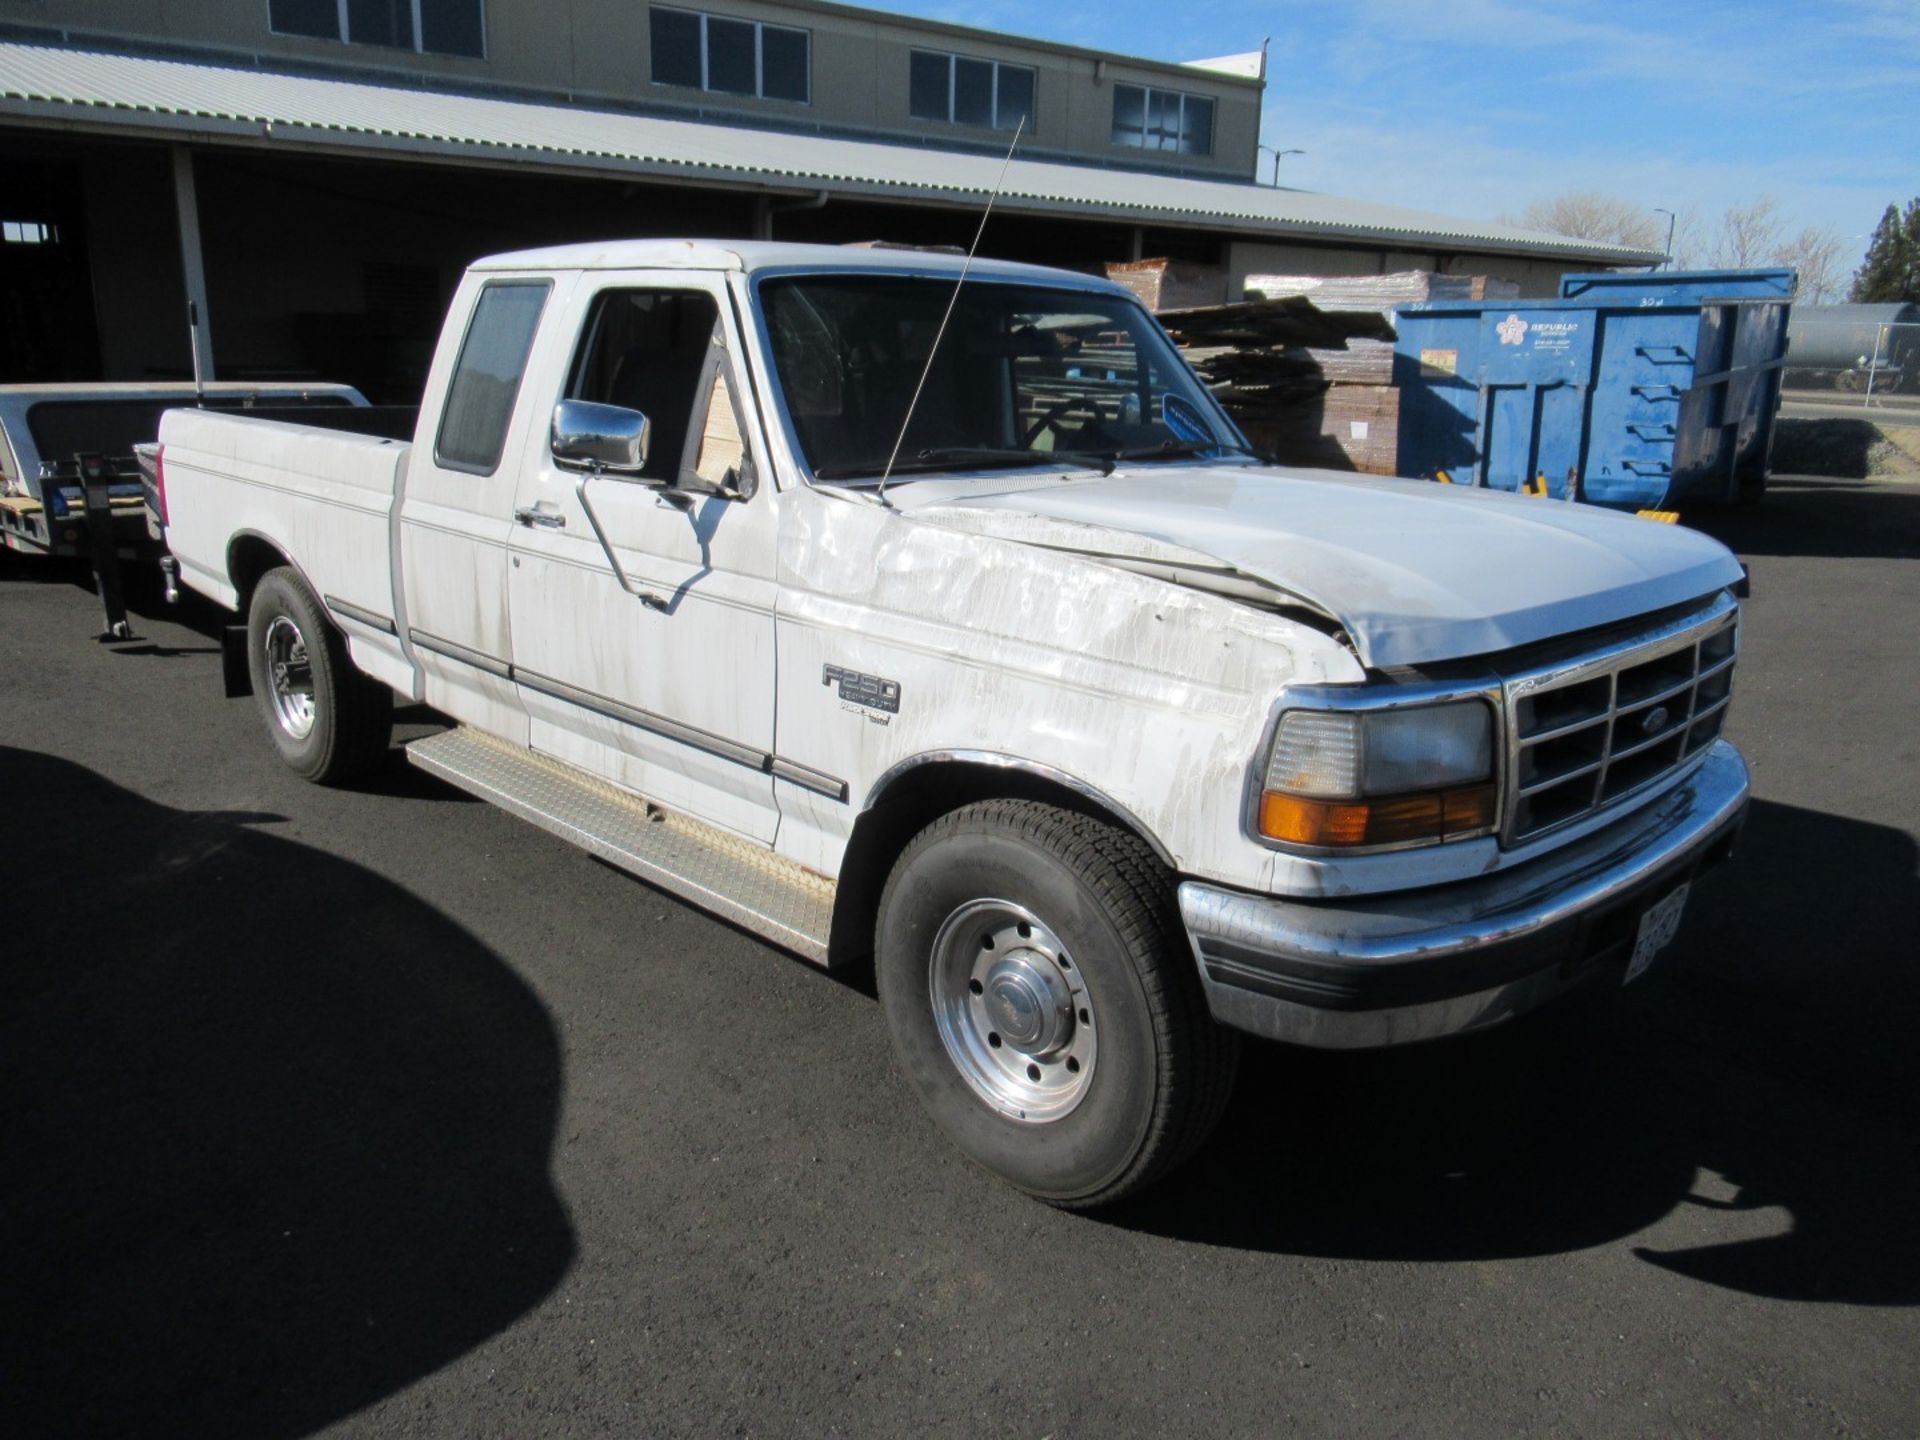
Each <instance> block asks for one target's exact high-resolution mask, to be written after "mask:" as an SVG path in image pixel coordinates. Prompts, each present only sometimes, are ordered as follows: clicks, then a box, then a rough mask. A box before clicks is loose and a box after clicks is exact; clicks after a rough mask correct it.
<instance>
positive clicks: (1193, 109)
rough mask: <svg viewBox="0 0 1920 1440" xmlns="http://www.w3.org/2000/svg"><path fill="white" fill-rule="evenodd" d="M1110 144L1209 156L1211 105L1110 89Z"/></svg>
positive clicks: (1199, 98) (1130, 88)
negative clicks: (1111, 104)
mask: <svg viewBox="0 0 1920 1440" xmlns="http://www.w3.org/2000/svg"><path fill="white" fill-rule="evenodd" d="M1113 143H1114V144H1116V145H1127V146H1131V147H1132V148H1133V149H1136V150H1173V151H1177V152H1178V153H1180V154H1182V155H1211V154H1212V153H1213V101H1212V100H1210V99H1208V98H1207V97H1206V96H1204V95H1184V94H1182V93H1181V92H1179V91H1178V90H1149V89H1147V88H1146V87H1145V86H1143V85H1116V86H1114V87H1113Z"/></svg>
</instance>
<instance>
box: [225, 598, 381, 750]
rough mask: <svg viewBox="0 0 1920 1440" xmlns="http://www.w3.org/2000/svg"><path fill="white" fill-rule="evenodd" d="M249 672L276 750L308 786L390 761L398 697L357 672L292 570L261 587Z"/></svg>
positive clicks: (250, 632) (252, 618)
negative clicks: (394, 696)
mask: <svg viewBox="0 0 1920 1440" xmlns="http://www.w3.org/2000/svg"><path fill="white" fill-rule="evenodd" d="M247 672H248V674H249V676H250V677H251V679H252V681H253V695H254V699H255V701H256V702H258V704H259V706H260V718H261V719H262V720H264V721H265V722H266V726H267V736H268V738H269V739H271V740H272V741H273V748H274V749H275V750H277V751H278V752H279V754H280V758H281V760H282V761H284V762H285V763H286V766H287V768H288V769H290V770H292V771H293V773H294V774H296V775H298V776H299V777H300V778H301V779H303V780H311V781H313V782H314V783H315V784H319V785H343V784H346V783H347V782H349V781H352V780H357V779H360V778H361V777H363V776H365V775H367V774H369V773H371V772H372V771H374V770H376V769H378V768H379V766H380V765H381V763H382V762H383V761H384V760H385V759H386V754H387V742H388V741H389V740H390V739H391V738H392V735H393V692H392V691H391V690H389V689H388V688H387V687H386V686H384V685H382V684H380V683H378V682H377V681H374V680H369V679H368V678H367V677H366V676H365V675H362V674H361V673H360V672H359V671H358V670H356V669H354V666H353V661H352V659H351V658H350V657H349V656H348V654H347V642H346V640H345V639H344V638H343V637H342V636H341V634H340V632H339V631H338V630H337V629H335V628H334V626H333V623H332V622H331V621H330V620H328V618H327V614H326V611H325V610H324V609H323V608H322V607H321V604H320V602H319V600H318V599H316V598H315V596H314V593H313V591H312V590H310V589H309V588H308V587H307V582H306V581H305V580H303V579H301V578H300V573H299V571H297V570H295V569H294V568H293V567H292V566H290V565H283V566H281V567H279V568H278V569H276V570H269V571H268V572H267V573H266V574H265V575H264V576H262V577H261V579H260V583H259V584H258V585H257V586H255V587H254V591H253V600H252V602H251V603H250V604H249V605H248V607H247Z"/></svg>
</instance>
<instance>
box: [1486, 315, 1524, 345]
mask: <svg viewBox="0 0 1920 1440" xmlns="http://www.w3.org/2000/svg"><path fill="white" fill-rule="evenodd" d="M1493 328H1494V329H1495V330H1496V331H1497V332H1498V333H1499V336H1500V343H1501V344H1502V345H1518V344H1519V343H1520V342H1521V341H1522V340H1524V339H1526V338H1527V322H1526V321H1524V320H1522V319H1521V318H1520V317H1519V316H1518V315H1509V316H1507V318H1506V319H1504V320H1502V321H1501V322H1500V323H1499V324H1498V325H1496V326H1494V327H1493Z"/></svg>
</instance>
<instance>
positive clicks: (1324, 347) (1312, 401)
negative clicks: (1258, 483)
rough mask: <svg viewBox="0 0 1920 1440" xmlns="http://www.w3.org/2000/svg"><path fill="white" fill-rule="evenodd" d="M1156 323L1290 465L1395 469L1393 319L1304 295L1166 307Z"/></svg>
mask: <svg viewBox="0 0 1920 1440" xmlns="http://www.w3.org/2000/svg"><path fill="white" fill-rule="evenodd" d="M1160 321H1161V323H1162V324H1163V325H1165V326H1166V327H1167V332H1168V333H1169V334H1170V335H1172V337H1173V338H1174V341H1175V342H1176V343H1177V344H1178V345H1179V346H1180V348H1181V350H1182V352H1183V353H1184V354H1185V355H1186V358H1187V362H1188V363H1189V364H1190V365H1192V366H1193V368H1194V369H1195V370H1196V371H1197V372H1198V373H1199V375H1200V378H1201V379H1203V380H1205V381H1206V382H1207V385H1208V387H1209V388H1210V389H1211V390H1212V391H1213V393H1214V395H1215V396H1216V397H1218V399H1219V400H1220V403H1221V404H1222V405H1224V406H1225V407H1226V409H1227V413H1228V414H1230V415H1232V416H1233V418H1234V420H1235V421H1236V422H1238V424H1239V425H1240V427H1241V428H1242V429H1243V430H1245V431H1246V432H1247V438H1248V439H1249V440H1251V441H1252V442H1253V444H1254V445H1255V446H1256V447H1257V448H1259V449H1262V450H1266V451H1268V452H1269V453H1271V454H1272V455H1274V456H1275V457H1277V458H1278V459H1280V460H1282V461H1284V462H1286V463H1287V464H1290V465H1314V466H1321V467H1326V468H1331V469H1338V470H1363V471H1367V472H1369V473H1372V474H1380V475H1391V474H1392V473H1394V469H1395V463H1396V461H1397V459H1398V450H1399V430H1400V426H1399V392H1398V391H1396V390H1395V389H1393V326H1392V325H1391V324H1389V323H1388V322H1387V320H1386V318H1385V317H1384V316H1383V315H1381V314H1380V313H1379V312H1378V311H1374V310H1352V311H1330V310H1326V309H1323V308H1322V307H1321V306H1319V305H1317V304H1315V303H1314V302H1313V301H1312V300H1310V299H1308V298H1306V297H1305V296H1292V297H1289V298H1286V299H1277V300H1250V301H1243V302H1242V303H1240V304H1237V305H1208V306H1200V307H1193V308H1189V309H1185V310H1171V311H1165V312H1163V313H1162V314H1161V316H1160Z"/></svg>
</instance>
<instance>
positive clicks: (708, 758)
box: [508, 271, 778, 844]
mask: <svg viewBox="0 0 1920 1440" xmlns="http://www.w3.org/2000/svg"><path fill="white" fill-rule="evenodd" d="M582 288H583V290H591V291H592V292H595V293H589V294H588V295H587V297H586V298H585V299H584V300H583V302H582V304H581V306H580V309H581V311H582V313H584V314H585V315H586V316H587V320H586V323H585V326H584V328H583V330H582V332H581V335H580V339H579V342H578V344H577V345H576V346H575V347H574V349H573V351H572V353H571V354H569V355H556V356H555V357H554V360H553V368H552V369H551V370H550V371H549V373H547V374H545V375H542V376H530V377H529V384H540V385H543V386H544V387H545V388H544V391H541V392H536V393H540V394H541V395H542V401H543V403H542V405H541V407H540V408H541V411H542V413H544V414H547V415H551V414H552V412H553V408H554V406H555V405H556V404H557V403H558V402H559V401H561V400H563V399H574V400H588V401H594V402H597V403H600V404H608V405H620V406H624V407H626V408H628V409H633V410H639V411H641V412H642V413H644V414H645V415H646V416H647V417H648V420H649V422H650V424H649V429H650V443H649V446H648V453H647V462H646V465H645V468H644V469H643V471H642V472H641V474H640V475H639V476H637V477H634V476H620V475H614V474H593V473H590V472H588V471H586V470H583V469H580V468H573V467H570V466H568V465H564V464H562V463H560V462H559V461H556V460H555V458H554V456H553V454H552V452H551V449H550V448H549V446H548V445H547V444H546V443H545V441H544V440H542V441H541V443H539V444H537V445H534V446H530V447H529V453H528V463H527V464H526V465H525V466H524V467H523V468H522V472H521V474H522V480H521V486H520V491H519V494H518V495H517V496H516V500H515V514H516V519H517V522H518V523H516V525H515V526H514V534H513V537H512V540H511V542H510V549H511V556H512V559H511V567H510V570H509V580H508V590H509V603H510V608H511V612H512V635H513V662H514V676H515V680H516V682H517V683H518V685H519V687H520V694H521V699H522V702H523V704H524V705H525V707H526V710H527V713H528V715H529V717H530V718H531V724H532V732H531V743H532V746H533V748H534V749H535V750H537V751H541V752H544V753H546V754H549V755H552V756H554V757H555V758H557V759H561V760H565V761H568V762H570V763H572V764H575V765H578V766H581V767H583V768H585V769H588V770H590V771H593V772H595V773H597V774H601V775H604V776H606V777H607V778H608V779H610V780H613V781H615V782H616V783H618V784H621V785H623V786H625V787H627V788H629V789H632V790H636V791H638V792H640V793H641V794H643V795H646V796H648V797H649V798H652V799H656V800H658V801H659V802H660V803H661V804H663V805H667V806H669V807H672V808H674V809H678V810H681V811H683V812H685V813H688V814H691V815H694V816H695V817H697V818H699V819H702V820H705V821H707V822H708V823H710V824H716V825H720V826H723V827H725V828H727V829H729V830H733V831H735V832H737V833H739V834H741V835H745V836H748V837H751V838H752V839H754V840H758V841H761V842H763V843H766V844H771V843H772V841H773V838H774V833H775V830H776V828H777V818H778V812H777V810H776V808H775V803H774V797H773V777H772V773H771V761H772V752H773V724H774V706H773V691H774V651H773V643H774V642H773V608H774V589H775V585H774V539H775V520H776V516H775V506H776V502H777V500H778V496H777V495H776V493H775V491H774V487H773V486H772V485H771V484H758V485H755V484H754V483H753V479H752V477H753V476H755V475H766V474H768V470H767V467H766V462H765V459H764V454H763V452H762V450H761V447H760V443H759V440H758V437H757V435H755V434H753V433H752V431H753V426H752V425H751V424H750V423H748V415H749V412H748V410H747V408H746V404H745V401H746V397H747V394H748V392H747V390H746V389H745V386H744V383H743V381H742V378H741V367H740V365H739V363H738V359H737V357H738V356H739V355H740V348H739V347H740V338H739V336H738V334H737V333H736V332H735V331H734V329H733V326H732V323H731V307H730V306H729V304H728V299H727V295H726V292H725V290H724V288H723V286H722V284H721V282H720V280H719V277H717V276H716V277H707V276H701V275H692V274H688V273H687V272H684V271H665V272H605V273H599V274H590V275H589V276H587V277H586V278H585V279H584V280H583V282H582ZM690 473H691V474H697V475H699V476H704V477H707V479H708V480H709V481H712V482H715V483H723V484H728V485H729V488H730V489H732V490H733V491H734V493H733V494H732V495H727V494H693V493H688V492H687V491H685V490H680V489H677V488H676V485H677V482H679V481H680V480H681V479H682V477H683V476H688V475H689V474H690ZM729 475H731V476H733V477H735V479H736V480H737V481H739V482H740V483H738V484H732V483H730V482H728V481H727V480H726V477H727V476H729Z"/></svg>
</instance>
